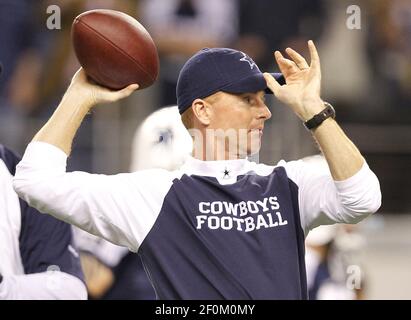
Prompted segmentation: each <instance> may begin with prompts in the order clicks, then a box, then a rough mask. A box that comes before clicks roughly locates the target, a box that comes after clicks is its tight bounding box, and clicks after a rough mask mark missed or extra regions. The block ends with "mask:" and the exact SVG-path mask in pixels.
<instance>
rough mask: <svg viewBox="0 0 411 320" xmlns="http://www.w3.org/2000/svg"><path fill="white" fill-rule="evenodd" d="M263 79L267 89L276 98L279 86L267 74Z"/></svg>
mask: <svg viewBox="0 0 411 320" xmlns="http://www.w3.org/2000/svg"><path fill="white" fill-rule="evenodd" d="M264 79H265V81H266V82H267V87H268V88H269V89H270V90H271V91H272V92H273V93H274V95H275V96H277V94H278V91H279V90H280V88H281V85H280V84H279V83H278V82H277V80H275V79H274V77H273V76H272V75H271V74H269V73H264Z"/></svg>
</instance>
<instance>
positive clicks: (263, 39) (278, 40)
mask: <svg viewBox="0 0 411 320" xmlns="http://www.w3.org/2000/svg"><path fill="white" fill-rule="evenodd" d="M239 8H240V9H239V38H238V40H237V42H236V46H237V48H238V49H239V50H241V51H244V52H246V53H247V54H248V55H249V56H250V57H251V58H253V60H254V61H255V62H256V63H257V65H259V66H260V67H261V68H262V69H265V70H270V69H271V68H272V52H271V48H278V49H285V48H287V47H292V48H295V49H296V51H298V52H302V53H303V55H305V54H306V53H308V52H307V50H306V49H307V47H306V39H313V40H317V39H318V38H319V37H320V35H321V33H322V31H323V27H324V22H323V20H324V18H325V17H324V9H323V1H321V0H299V1H272V0H258V1H253V0H239Z"/></svg>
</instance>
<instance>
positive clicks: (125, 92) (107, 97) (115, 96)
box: [103, 84, 139, 102]
mask: <svg viewBox="0 0 411 320" xmlns="http://www.w3.org/2000/svg"><path fill="white" fill-rule="evenodd" d="M138 88H139V85H138V84H132V85H129V86H128V87H126V88H124V89H121V90H119V91H111V90H109V89H105V90H104V93H103V100H104V101H106V102H115V101H118V100H121V99H124V98H127V97H128V96H130V95H131V94H132V93H133V92H134V91H136V90H137V89H138Z"/></svg>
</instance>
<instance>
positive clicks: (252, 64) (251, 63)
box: [240, 52, 257, 70]
mask: <svg viewBox="0 0 411 320" xmlns="http://www.w3.org/2000/svg"><path fill="white" fill-rule="evenodd" d="M242 54H243V57H242V58H241V59H240V61H243V62H247V63H248V64H249V66H250V68H251V70H253V69H254V67H257V65H256V64H255V62H254V61H253V60H252V59H251V58H250V57H249V56H247V55H246V54H245V53H244V52H242Z"/></svg>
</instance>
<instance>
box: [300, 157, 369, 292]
mask: <svg viewBox="0 0 411 320" xmlns="http://www.w3.org/2000/svg"><path fill="white" fill-rule="evenodd" d="M302 160H303V161H304V162H305V163H306V164H308V165H310V166H312V170H328V167H327V162H326V160H325V158H324V157H323V156H321V155H314V156H309V157H305V158H303V159H302ZM357 227H358V225H345V224H334V225H326V226H319V227H317V228H314V229H313V230H311V231H310V233H309V234H308V236H307V237H306V239H305V250H306V251H305V265H306V272H307V287H308V296H309V299H310V300H357V299H363V298H364V296H363V294H364V290H363V289H364V288H363V286H364V279H362V278H361V281H360V283H359V284H356V285H357V286H355V287H354V288H350V287H349V285H352V283H351V282H349V279H348V277H349V275H350V273H349V269H348V268H349V267H350V266H358V265H359V261H358V258H357V257H356V256H355V254H356V253H357V252H358V251H359V250H360V249H362V248H363V247H364V239H363V237H362V236H361V235H360V234H359V233H356V232H355V230H356V228H357ZM360 276H361V277H362V276H363V273H361V275H360Z"/></svg>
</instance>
